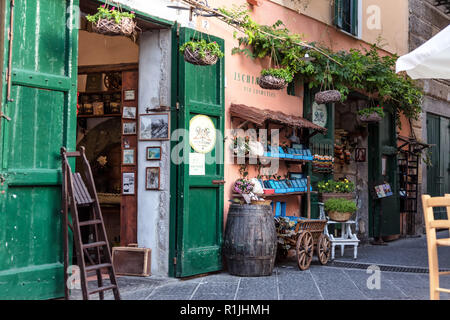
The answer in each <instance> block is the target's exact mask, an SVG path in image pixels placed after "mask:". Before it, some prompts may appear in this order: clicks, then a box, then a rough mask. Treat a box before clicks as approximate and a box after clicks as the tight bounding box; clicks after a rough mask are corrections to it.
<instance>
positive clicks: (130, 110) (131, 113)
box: [122, 106, 136, 120]
mask: <svg viewBox="0 0 450 320" xmlns="http://www.w3.org/2000/svg"><path fill="white" fill-rule="evenodd" d="M122 118H123V119H132V120H135V119H136V107H128V106H124V107H123V112H122Z"/></svg>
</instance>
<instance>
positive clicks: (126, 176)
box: [122, 172, 135, 195]
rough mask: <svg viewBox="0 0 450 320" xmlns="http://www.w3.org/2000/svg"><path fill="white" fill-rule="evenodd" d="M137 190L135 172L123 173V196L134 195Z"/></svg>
mask: <svg viewBox="0 0 450 320" xmlns="http://www.w3.org/2000/svg"><path fill="white" fill-rule="evenodd" d="M134 190H135V178H134V172H123V173H122V194H124V195H130V194H134Z"/></svg>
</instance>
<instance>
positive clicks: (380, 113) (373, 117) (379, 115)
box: [358, 105, 384, 122]
mask: <svg viewBox="0 0 450 320" xmlns="http://www.w3.org/2000/svg"><path fill="white" fill-rule="evenodd" d="M358 118H359V120H360V121H362V122H380V121H381V120H382V119H383V118H384V107H380V105H377V106H376V107H375V106H373V107H368V108H364V109H361V110H359V111H358Z"/></svg>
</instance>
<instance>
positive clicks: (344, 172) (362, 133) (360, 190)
mask: <svg viewBox="0 0 450 320" xmlns="http://www.w3.org/2000/svg"><path fill="white" fill-rule="evenodd" d="M366 106H367V102H366V101H364V100H351V99H349V100H348V101H346V102H345V104H341V103H338V104H336V106H335V123H334V124H335V128H336V132H337V133H338V132H340V130H345V131H346V132H348V140H349V141H350V143H349V145H351V146H352V148H351V149H350V151H351V152H352V160H351V162H350V164H343V165H341V164H339V161H338V160H336V163H335V166H334V177H335V179H339V178H347V179H349V180H350V181H352V182H354V183H355V187H356V190H355V194H356V204H357V207H358V211H357V212H356V216H355V221H356V222H357V223H356V229H355V232H356V233H357V234H358V239H360V240H361V242H367V241H368V239H369V193H368V190H369V186H368V180H369V177H368V166H369V162H368V159H369V158H368V156H367V158H366V161H365V162H355V159H354V154H355V153H354V150H353V148H355V147H357V148H365V149H366V150H368V130H367V127H364V126H361V124H360V123H359V122H358V121H357V112H358V110H359V109H361V108H364V107H366ZM336 140H339V138H338V134H336ZM336 142H338V141H336Z"/></svg>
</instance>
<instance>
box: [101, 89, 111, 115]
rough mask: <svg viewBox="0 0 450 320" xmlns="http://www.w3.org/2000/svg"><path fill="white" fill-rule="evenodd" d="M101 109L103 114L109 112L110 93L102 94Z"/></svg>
mask: <svg viewBox="0 0 450 320" xmlns="http://www.w3.org/2000/svg"><path fill="white" fill-rule="evenodd" d="M103 111H104V112H105V114H111V113H113V112H111V95H110V94H104V95H103Z"/></svg>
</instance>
